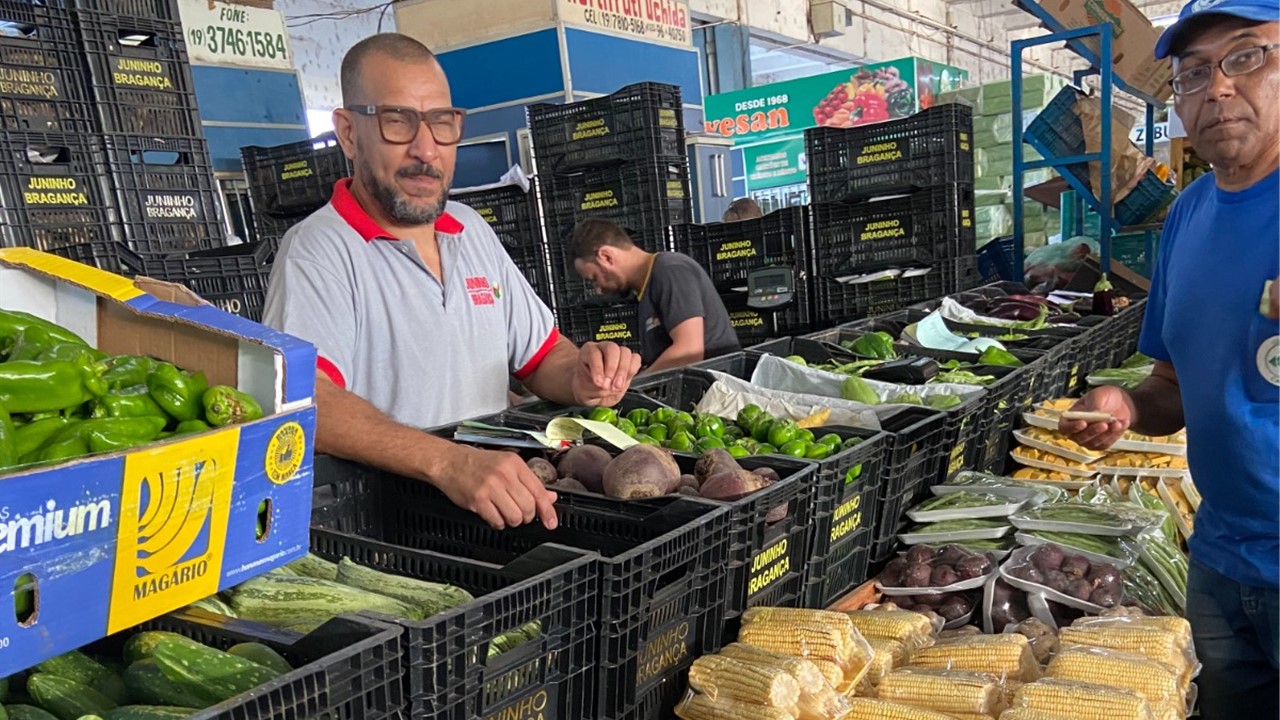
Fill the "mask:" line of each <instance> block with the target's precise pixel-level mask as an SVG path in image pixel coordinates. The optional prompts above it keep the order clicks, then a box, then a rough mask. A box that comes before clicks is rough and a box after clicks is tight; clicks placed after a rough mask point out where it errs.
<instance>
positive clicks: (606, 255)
mask: <svg viewBox="0 0 1280 720" xmlns="http://www.w3.org/2000/svg"><path fill="white" fill-rule="evenodd" d="M596 264H597V265H599V266H600V267H603V268H613V267H615V266H616V265H617V264H618V256H617V250H616V249H614V248H613V246H611V245H601V246H600V249H599V250H596Z"/></svg>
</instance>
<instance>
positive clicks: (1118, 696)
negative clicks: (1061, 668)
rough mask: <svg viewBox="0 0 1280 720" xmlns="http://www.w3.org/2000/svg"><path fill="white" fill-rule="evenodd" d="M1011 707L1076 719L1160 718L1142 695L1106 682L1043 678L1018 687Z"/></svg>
mask: <svg viewBox="0 0 1280 720" xmlns="http://www.w3.org/2000/svg"><path fill="white" fill-rule="evenodd" d="M1009 706H1010V707H1011V708H1013V709H1025V710H1031V711H1036V712H1054V713H1065V714H1066V715H1067V716H1069V717H1071V718H1074V719H1075V720H1163V718H1158V717H1157V716H1156V715H1155V714H1154V713H1152V711H1151V705H1150V704H1149V703H1148V702H1147V701H1146V699H1144V698H1143V697H1142V696H1141V695H1139V694H1137V693H1135V692H1131V691H1128V690H1117V689H1116V688H1111V687H1107V686H1105V685H1095V684H1092V683H1081V682H1070V681H1067V680H1055V679H1052V678H1045V679H1043V680H1037V681H1036V682H1032V683H1027V684H1025V685H1022V686H1021V687H1019V688H1018V689H1017V690H1016V691H1015V692H1014V694H1013V701H1012V702H1011V703H1010V705H1009Z"/></svg>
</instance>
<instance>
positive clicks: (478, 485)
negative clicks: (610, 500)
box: [436, 445, 559, 530]
mask: <svg viewBox="0 0 1280 720" xmlns="http://www.w3.org/2000/svg"><path fill="white" fill-rule="evenodd" d="M436 485H437V486H438V487H439V488H440V489H441V490H443V491H444V493H445V495H448V496H449V499H450V500H452V501H453V504H455V505H457V506H459V507H462V508H466V509H467V510H470V511H471V512H473V513H475V514H477V515H479V516H480V517H481V518H482V519H484V521H485V522H487V523H489V525H491V526H492V527H493V529H495V530H501V529H503V528H506V527H517V526H519V525H525V524H528V523H531V522H533V519H534V518H535V517H537V518H540V519H541V520H542V526H543V527H545V528H547V529H548V530H554V529H555V528H556V526H557V525H558V524H559V520H558V519H557V518H556V509H555V506H554V503H555V501H556V494H555V493H554V492H552V491H551V490H548V489H547V488H546V487H545V486H544V485H543V484H542V481H541V480H539V479H538V476H537V475H534V474H533V471H531V470H530V469H529V467H528V466H527V465H525V463H524V461H523V460H521V459H520V456H519V455H516V454H515V453H511V452H501V451H492V450H478V449H476V448H472V447H466V446H464V445H458V446H455V448H453V449H452V450H451V452H450V453H449V456H448V458H447V459H445V460H444V461H443V462H442V463H441V467H440V471H439V474H438V478H437V479H436Z"/></svg>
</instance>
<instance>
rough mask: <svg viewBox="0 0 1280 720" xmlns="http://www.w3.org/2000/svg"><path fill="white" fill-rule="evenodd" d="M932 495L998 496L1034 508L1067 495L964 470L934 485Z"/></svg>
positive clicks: (1056, 490)
mask: <svg viewBox="0 0 1280 720" xmlns="http://www.w3.org/2000/svg"><path fill="white" fill-rule="evenodd" d="M930 490H932V492H933V494H934V495H949V494H952V493H959V492H980V493H984V494H988V495H999V496H1002V497H1007V498H1009V499H1011V500H1024V501H1026V502H1027V504H1028V506H1030V507H1034V506H1036V505H1041V504H1044V503H1049V502H1057V501H1059V500H1063V499H1066V497H1067V494H1066V493H1065V492H1063V491H1062V490H1061V489H1060V488H1056V487H1053V486H1050V485H1042V484H1040V483H1034V482H1023V481H1022V480H1018V479H1017V478H1011V477H1005V476H1003V475H991V474H989V473H980V472H973V471H971V470H964V471H961V472H959V473H957V474H956V476H955V477H953V478H951V479H949V480H947V481H946V482H945V483H943V484H941V485H934V486H933V487H932V488H930Z"/></svg>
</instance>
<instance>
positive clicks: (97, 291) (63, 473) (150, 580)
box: [0, 248, 316, 675]
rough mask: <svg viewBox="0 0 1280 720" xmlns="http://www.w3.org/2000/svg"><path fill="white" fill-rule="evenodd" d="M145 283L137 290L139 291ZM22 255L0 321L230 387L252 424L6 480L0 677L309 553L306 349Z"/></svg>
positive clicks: (237, 321)
mask: <svg viewBox="0 0 1280 720" xmlns="http://www.w3.org/2000/svg"><path fill="white" fill-rule="evenodd" d="M139 282H142V281H139ZM154 290H155V292H156V293H159V294H165V295H168V296H169V300H161V299H159V298H158V297H156V296H155V295H150V294H147V293H144V292H143V291H142V290H141V289H140V288H139V287H138V285H136V284H135V283H134V282H133V281H130V280H128V279H126V278H123V277H119V276H116V275H111V274H109V273H105V272H102V271H100V270H97V269H94V268H89V267H86V266H84V265H81V264H79V263H74V262H71V261H69V260H66V259H64V258H60V257H56V256H53V255H48V254H45V253H40V252H37V251H34V250H31V249H29V248H8V249H4V250H0V307H4V308H6V309H8V310H13V311H23V312H28V313H31V314H33V315H35V316H37V317H39V318H42V319H44V320H48V321H51V322H54V323H57V324H58V325H61V326H63V327H65V328H66V329H67V330H69V331H70V332H73V333H76V334H77V335H79V336H80V337H81V338H83V339H84V340H85V341H86V342H88V343H89V344H90V345H92V346H93V347H96V348H98V349H99V350H101V351H102V352H104V353H107V354H109V355H138V356H150V357H153V358H156V359H158V360H163V361H165V362H169V363H172V364H174V365H176V366H178V367H181V368H189V369H199V370H201V371H203V372H204V373H205V375H206V376H207V378H208V380H209V381H210V382H211V383H212V384H221V385H229V386H232V387H236V388H239V389H240V390H241V391H242V392H245V393H247V394H249V395H251V396H253V397H254V399H256V400H257V401H258V403H259V404H260V405H261V406H262V408H263V410H264V411H265V415H266V416H265V417H263V418H262V419H260V420H256V421H252V422H247V423H245V424H241V425H230V426H227V427H224V428H219V429H213V430H209V431H206V432H198V433H194V434H189V435H180V436H174V437H170V438H168V439H164V440H158V441H156V442H154V443H151V444H147V445H143V446H139V447H135V448H132V449H130V450H126V451H117V452H107V453H104V454H100V455H93V456H90V457H83V458H79V459H75V460H71V461H67V462H63V463H60V464H54V465H44V466H37V467H35V468H33V469H23V470H18V471H14V472H12V473H8V474H3V475H2V476H0V586H3V587H4V588H6V591H5V593H6V594H5V596H6V597H12V598H13V600H12V601H11V605H10V606H11V608H14V609H16V612H15V611H14V610H11V611H10V612H8V613H0V675H8V674H10V673H13V672H17V671H20V670H23V669H25V668H27V667H29V666H31V665H33V664H35V663H38V662H40V661H42V660H44V659H46V658H48V657H52V656H54V655H57V654H59V653H61V652H64V651H67V650H71V649H73V648H77V647H80V646H82V645H84V644H86V643H88V642H91V641H94V640H97V639H98V638H101V637H103V636H105V635H108V634H111V633H115V632H118V631H120V630H123V629H125V628H129V627H132V626H134V625H137V624H139V623H141V622H144V621H146V620H150V619H152V618H154V617H157V616H159V615H161V614H163V613H166V612H169V611H171V610H174V609H177V608H179V607H183V606H185V605H188V604H190V603H192V602H195V601H196V600H199V599H201V598H205V597H208V596H209V595H212V594H214V593H216V592H218V591H220V590H222V589H225V588H228V587H231V586H232V585H235V584H238V583H240V582H242V581H244V580H247V579H248V578H251V577H253V576H255V575H258V574H261V573H263V572H266V571H267V570H270V569H272V568H274V567H277V566H280V565H283V564H284V563H286V562H288V561H290V560H293V559H295V558H297V557H299V556H300V555H302V554H303V553H305V552H306V549H307V531H308V526H309V518H310V507H311V500H310V498H311V474H312V463H311V456H312V451H313V445H314V442H313V441H314V436H315V410H314V408H313V407H312V397H313V395H314V387H315V386H314V383H315V372H314V369H313V368H314V367H315V359H316V353H315V349H314V348H313V347H312V346H311V345H309V344H307V343H304V342H302V341H300V340H297V339H294V338H291V337H289V336H287V335H284V334H282V333H277V332H274V331H271V330H267V329H266V328H263V327H261V326H260V325H257V324H255V323H252V322H250V321H248V320H244V319H242V318H238V317H235V316H232V315H228V314H226V313H224V312H222V311H220V310H218V309H216V308H214V307H212V306H208V305H194V306H192V305H184V304H180V303H179V302H177V301H178V300H181V299H182V297H181V295H180V294H179V293H178V292H177V291H176V289H174V288H172V287H169V286H154Z"/></svg>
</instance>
